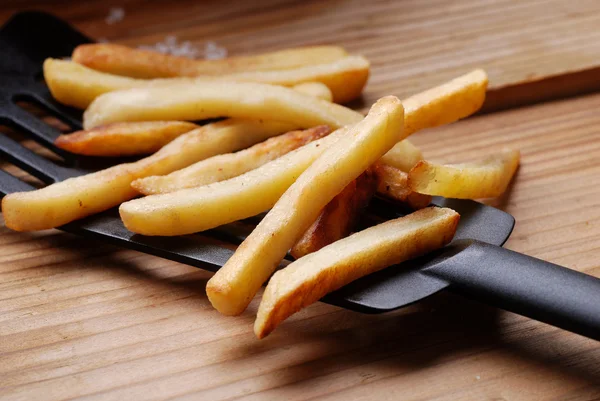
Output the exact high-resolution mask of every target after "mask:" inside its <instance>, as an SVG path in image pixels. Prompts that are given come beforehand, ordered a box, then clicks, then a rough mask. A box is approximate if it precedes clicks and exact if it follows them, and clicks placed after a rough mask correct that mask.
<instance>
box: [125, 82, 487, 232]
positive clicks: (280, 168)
mask: <svg viewBox="0 0 600 401" xmlns="http://www.w3.org/2000/svg"><path fill="white" fill-rule="evenodd" d="M470 76H471V78H470V79H469V80H466V83H464V84H462V85H458V86H457V85H450V83H447V84H444V85H441V86H439V87H437V88H438V89H436V90H428V91H426V92H425V93H426V94H427V95H426V96H425V95H424V94H418V95H415V96H412V97H410V98H408V99H407V102H408V103H409V105H411V106H410V109H405V112H406V110H409V111H408V112H406V113H407V114H405V121H406V120H411V121H413V126H412V128H413V129H414V128H415V127H425V128H428V127H427V126H426V125H425V123H418V122H417V121H416V120H417V119H419V118H422V119H423V120H424V121H426V122H430V123H433V124H435V123H437V122H438V121H439V120H440V117H439V116H440V114H443V113H445V118H444V119H445V120H446V121H448V120H451V119H452V118H453V119H458V118H461V117H464V110H463V111H461V110H460V108H456V109H455V108H453V107H451V106H452V104H451V102H450V100H451V99H454V98H455V97H457V96H460V94H463V95H464V96H472V97H473V98H474V99H472V101H473V102H474V101H475V99H479V98H480V97H481V96H485V91H483V92H482V91H481V90H478V91H474V90H471V89H472V87H473V86H476V87H479V88H480V89H481V85H476V83H477V82H480V80H481V76H480V75H479V74H470ZM452 82H454V81H452ZM449 86H451V87H452V88H453V89H451V90H447V89H444V88H447V87H449ZM436 96H437V97H436ZM444 107H446V108H444ZM429 113H433V116H431V115H429ZM345 131H346V128H343V129H340V130H338V131H336V132H334V133H332V134H330V135H329V136H327V137H325V138H322V139H319V140H317V141H314V142H311V143H310V144H308V145H305V146H303V147H302V148H300V149H296V150H295V151H292V152H290V153H288V154H287V155H285V156H282V157H280V158H279V159H276V160H273V161H271V162H269V163H267V164H265V165H263V166H261V167H259V168H258V169H256V170H253V171H249V172H247V173H245V174H242V175H241V176H238V177H234V178H230V179H228V180H226V181H221V182H218V183H214V184H209V185H205V186H202V187H198V188H189V189H182V190H179V191H176V192H173V193H168V194H161V195H151V196H148V197H145V198H142V199H135V200H132V201H129V202H126V203H124V204H123V205H121V207H120V209H119V210H120V213H121V218H122V220H123V222H124V223H125V225H126V226H127V228H128V229H129V230H131V231H133V232H135V233H138V234H144V235H167V236H171V235H183V234H190V233H194V232H198V231H204V230H208V229H211V228H214V227H217V226H220V225H223V224H227V223H231V222H233V221H236V220H241V219H245V218H248V217H251V216H255V215H257V214H259V213H262V212H264V211H266V210H268V209H269V208H271V207H273V205H274V204H275V203H276V202H277V200H278V199H279V198H280V197H281V195H282V194H283V193H284V192H285V191H286V190H287V189H288V188H289V187H290V185H292V183H293V182H294V181H295V180H296V178H298V176H299V175H300V174H301V173H302V172H303V171H304V170H306V168H307V167H308V166H310V164H311V163H312V162H313V161H314V160H316V159H317V158H318V157H319V156H320V155H321V154H322V153H323V152H324V151H325V149H326V148H327V147H329V146H331V144H332V143H335V141H336V140H338V139H339V138H340V137H341V136H343V135H345ZM404 133H405V134H407V133H410V132H409V131H406V130H405V131H404Z"/></svg>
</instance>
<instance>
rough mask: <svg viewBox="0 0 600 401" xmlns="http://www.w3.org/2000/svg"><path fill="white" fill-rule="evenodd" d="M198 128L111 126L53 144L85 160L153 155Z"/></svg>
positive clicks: (190, 125)
mask: <svg viewBox="0 0 600 401" xmlns="http://www.w3.org/2000/svg"><path fill="white" fill-rule="evenodd" d="M195 128H198V126H197V125H196V124H193V123H189V122H185V121H143V122H134V123H114V124H109V125H105V126H100V127H96V128H93V129H91V130H89V131H85V130H82V131H77V132H73V133H72V134H66V135H61V136H59V137H58V138H56V141H55V142H54V144H55V145H56V146H58V147H59V148H61V149H64V150H67V151H69V152H71V153H76V154H79V155H88V156H131V155H143V154H149V153H154V152H156V151H157V150H159V149H160V148H162V147H163V146H164V145H166V144H167V143H169V142H171V141H172V140H173V139H175V138H177V137H178V136H180V135H181V134H184V133H186V132H189V131H191V130H193V129H195Z"/></svg>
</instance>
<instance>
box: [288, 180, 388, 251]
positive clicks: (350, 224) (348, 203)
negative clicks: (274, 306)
mask: <svg viewBox="0 0 600 401" xmlns="http://www.w3.org/2000/svg"><path fill="white" fill-rule="evenodd" d="M376 188H377V180H376V177H375V174H374V173H373V172H372V169H371V168H369V169H367V171H365V172H364V173H362V174H361V175H360V176H359V177H358V178H357V179H355V180H354V181H352V182H351V183H350V184H348V185H346V187H345V188H344V189H343V190H342V192H340V193H339V194H337V195H336V196H335V197H334V198H333V199H332V200H331V201H330V202H329V203H328V204H327V205H326V206H325V207H324V208H323V210H321V212H320V213H319V216H318V217H317V219H316V220H315V222H314V223H313V224H312V225H311V226H310V227H309V228H308V230H306V231H305V232H304V234H302V237H301V238H300V239H299V240H298V241H297V242H296V244H295V245H294V246H293V247H292V249H291V250H290V254H291V255H292V256H293V257H294V258H296V259H299V258H301V257H303V256H305V255H308V254H309V253H313V252H316V251H318V250H319V249H321V248H323V247H325V246H327V245H329V244H331V243H333V242H335V241H337V240H339V239H341V238H345V237H347V236H348V235H350V233H351V232H352V231H353V230H354V229H355V227H356V223H357V221H358V219H359V216H360V214H361V213H362V212H363V210H364V209H365V208H366V207H367V205H368V204H369V201H370V200H371V198H372V197H373V195H375V189H376Z"/></svg>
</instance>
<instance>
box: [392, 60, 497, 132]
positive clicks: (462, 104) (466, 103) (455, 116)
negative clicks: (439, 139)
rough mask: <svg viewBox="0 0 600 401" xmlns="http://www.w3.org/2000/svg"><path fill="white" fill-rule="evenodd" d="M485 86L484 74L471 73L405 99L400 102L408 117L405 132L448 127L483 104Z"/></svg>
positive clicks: (475, 71) (479, 72)
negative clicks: (441, 126)
mask: <svg viewBox="0 0 600 401" xmlns="http://www.w3.org/2000/svg"><path fill="white" fill-rule="evenodd" d="M487 84H488V78H487V74H486V73H485V71H483V70H474V71H472V72H470V73H468V74H465V75H462V76H460V77H458V78H455V79H453V80H451V81H449V82H446V83H445V84H442V85H440V86H436V87H434V88H431V89H429V90H426V91H424V92H421V93H419V94H416V95H414V96H411V97H409V98H408V99H406V100H404V101H403V102H402V104H404V108H405V110H406V115H407V116H409V117H407V119H406V123H405V125H406V129H407V130H408V132H409V133H413V132H415V131H420V130H422V129H425V128H432V127H437V126H439V125H444V124H449V123H451V122H454V121H457V120H460V119H461V118H464V117H467V116H469V115H471V114H473V113H475V112H476V111H477V110H479V109H480V108H481V105H482V104H483V101H484V100H485V91H486V89H487ZM417 110H418V112H417ZM413 111H414V112H413Z"/></svg>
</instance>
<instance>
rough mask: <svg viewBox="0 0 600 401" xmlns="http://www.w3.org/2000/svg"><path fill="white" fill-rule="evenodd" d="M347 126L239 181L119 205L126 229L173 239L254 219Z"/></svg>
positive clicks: (273, 201) (241, 177)
mask: <svg viewBox="0 0 600 401" xmlns="http://www.w3.org/2000/svg"><path fill="white" fill-rule="evenodd" d="M346 132H347V128H340V129H339V130H337V131H335V132H333V133H331V134H329V135H328V136H326V137H325V138H321V139H319V140H316V141H314V142H311V143H309V144H306V145H304V146H303V147H301V148H299V149H296V150H294V151H291V152H290V153H288V154H287V155H284V156H282V157H280V158H278V159H275V160H273V161H271V162H269V163H267V164H264V165H262V166H260V167H259V168H257V169H255V170H251V171H248V172H247V173H245V174H242V175H240V176H237V177H233V178H230V179H228V180H225V181H220V182H215V183H213V184H208V185H203V186H201V187H197V188H188V189H181V190H178V191H175V192H170V193H166V194H158V195H150V196H146V197H145V198H140V199H134V200H131V201H129V202H125V203H123V204H122V205H121V206H120V207H119V213H120V214H121V219H122V220H123V223H124V224H125V226H126V227H127V228H128V229H129V230H130V231H133V232H135V233H138V234H143V235H162V236H173V235H183V234H191V233H195V232H199V231H204V230H208V229H211V228H215V227H218V226H220V225H223V224H227V223H231V222H233V221H237V220H241V219H245V218H247V217H251V216H255V215H257V214H259V213H262V212H264V211H265V210H267V209H270V208H271V207H273V205H274V204H275V203H276V202H277V199H279V198H280V197H281V195H282V194H283V193H284V192H285V191H286V190H287V189H288V188H289V187H290V185H292V184H293V183H294V181H296V179H297V178H298V177H299V176H300V174H302V172H303V171H304V170H306V169H307V168H308V166H310V165H311V163H313V162H314V161H315V160H316V159H317V158H318V157H319V156H320V155H321V154H322V153H323V152H324V151H325V150H326V149H327V148H328V147H330V146H331V145H332V144H334V143H335V142H336V141H337V140H338V139H340V138H341V137H343V136H344V135H345V134H346Z"/></svg>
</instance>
